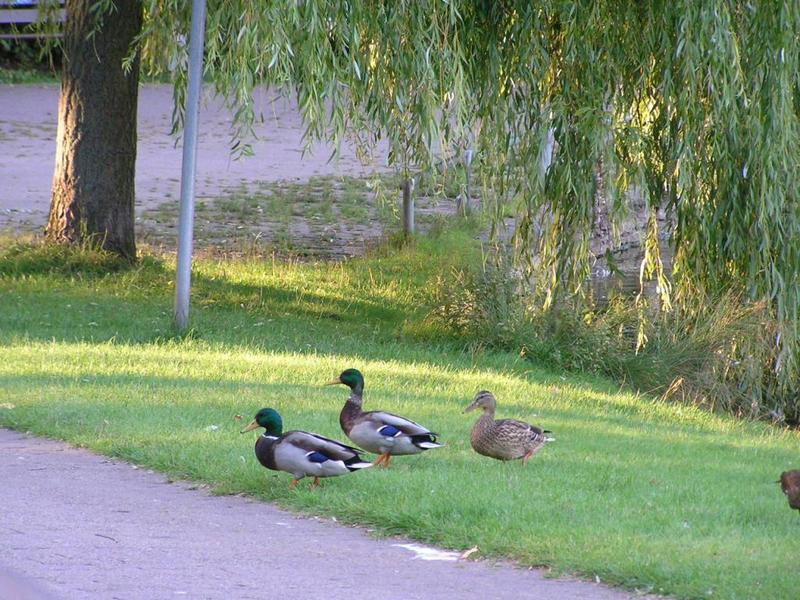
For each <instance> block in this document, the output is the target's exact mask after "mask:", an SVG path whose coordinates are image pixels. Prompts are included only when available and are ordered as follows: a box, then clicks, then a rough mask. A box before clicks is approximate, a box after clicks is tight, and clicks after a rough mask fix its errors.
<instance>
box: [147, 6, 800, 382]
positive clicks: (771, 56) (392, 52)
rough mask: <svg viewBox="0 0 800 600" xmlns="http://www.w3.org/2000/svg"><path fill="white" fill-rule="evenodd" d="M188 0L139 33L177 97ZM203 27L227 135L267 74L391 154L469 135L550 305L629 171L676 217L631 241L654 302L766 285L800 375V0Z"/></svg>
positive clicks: (759, 296) (782, 342) (420, 10)
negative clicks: (225, 103) (667, 262)
mask: <svg viewBox="0 0 800 600" xmlns="http://www.w3.org/2000/svg"><path fill="white" fill-rule="evenodd" d="M189 4H190V3H189V2H186V1H184V0H145V7H146V10H145V12H146V23H145V27H144V29H143V31H142V35H141V38H140V41H141V48H142V49H143V57H144V61H145V65H147V66H148V67H149V69H150V70H151V72H165V71H171V72H173V73H175V76H176V77H177V85H176V94H177V96H176V98H177V100H178V101H179V102H178V104H177V106H178V109H177V110H178V111H180V107H181V106H182V93H183V89H184V87H185V85H184V84H185V81H184V80H183V78H184V77H185V75H184V74H185V68H184V67H185V65H186V62H187V57H186V53H187V49H188V48H187V44H186V43H185V42H186V39H187V32H188V23H189V16H190V15H189ZM207 32H208V35H207V41H206V77H207V78H208V79H209V80H210V81H212V82H213V84H214V86H215V87H216V90H217V91H218V92H219V93H221V94H222V95H224V96H225V97H226V98H227V99H228V100H229V101H230V103H231V106H232V107H233V108H234V110H235V111H236V116H237V120H236V123H237V126H238V127H239V130H238V131H237V133H238V134H243V133H247V131H248V129H249V127H250V125H251V123H252V121H253V119H254V117H255V115H254V110H253V101H252V92H253V89H254V87H255V86H259V85H268V86H272V87H274V88H282V89H283V90H285V91H286V92H287V93H294V94H296V96H297V99H298V101H299V106H300V109H301V111H302V113H303V116H304V117H305V122H306V124H307V127H308V134H309V136H311V137H329V138H330V139H332V140H334V141H341V140H343V139H345V138H352V139H354V140H356V141H358V142H360V143H362V144H369V143H373V142H374V141H375V140H376V139H378V138H383V139H385V140H387V141H388V144H389V146H390V148H391V157H390V158H391V159H392V160H393V161H395V162H396V163H402V164H407V163H409V162H410V163H413V164H415V165H417V166H425V165H430V164H432V163H433V162H434V160H435V158H436V155H441V154H447V153H448V152H450V151H452V150H453V148H455V147H456V145H457V144H459V143H460V142H461V141H462V140H463V139H466V138H467V137H468V136H474V140H475V144H476V148H477V149H478V151H479V152H480V156H481V158H482V163H483V164H484V165H485V174H486V176H487V184H488V185H489V186H490V188H491V190H492V191H493V193H494V196H493V197H494V198H495V199H496V201H497V207H498V211H497V212H498V214H499V213H500V210H499V208H500V206H501V204H505V205H506V206H508V205H509V204H510V205H511V206H513V207H515V208H516V209H517V211H518V215H519V220H518V228H517V231H516V234H515V238H514V241H515V245H516V248H517V250H518V256H519V258H520V260H521V261H522V263H523V264H526V265H527V266H528V267H530V268H531V269H532V268H533V267H534V266H536V268H537V269H538V271H537V272H539V273H540V274H541V273H545V274H546V275H545V276H540V277H538V278H537V279H536V280H535V285H536V290H537V291H538V292H539V293H541V294H542V295H541V296H539V297H540V298H541V299H542V302H543V303H545V304H547V303H549V302H552V301H553V299H554V298H555V297H556V294H557V293H558V292H559V291H561V290H565V291H566V292H569V293H571V292H574V291H575V290H578V289H580V288H581V287H582V285H583V283H584V282H585V280H586V278H587V275H588V274H589V270H590V268H591V261H592V256H591V253H590V252H589V239H590V234H591V231H592V227H593V225H594V223H593V221H594V207H595V202H596V198H597V196H598V194H602V195H603V197H605V198H606V199H608V201H609V203H610V205H611V211H610V212H611V215H612V217H613V218H614V220H615V221H617V222H618V221H619V220H620V219H621V218H622V217H623V216H624V215H625V214H626V212H627V211H628V201H629V197H630V192H631V190H633V189H638V190H641V192H642V193H643V194H644V196H645V198H646V201H647V207H648V210H650V211H651V212H652V214H653V215H655V213H656V211H658V210H659V209H660V210H662V211H666V212H667V215H668V220H667V222H668V223H669V227H667V231H659V221H657V220H656V219H655V218H654V217H653V218H651V219H650V221H649V226H648V233H647V238H648V239H647V240H646V242H645V244H644V247H645V249H646V253H645V258H644V272H645V274H646V275H647V276H650V277H657V278H659V279H660V280H661V290H662V293H663V295H664V298H663V300H664V303H662V306H664V307H669V306H670V304H669V303H670V301H672V303H673V305H675V306H678V307H680V308H681V309H682V310H690V311H691V310H697V309H698V307H702V305H703V301H704V299H705V298H707V297H709V294H710V293H712V292H715V291H717V290H719V289H722V288H729V287H740V288H742V289H743V290H744V291H745V292H746V294H747V296H748V297H749V298H750V299H752V300H764V299H766V300H767V301H768V302H769V304H770V306H772V311H773V315H774V317H775V318H776V320H777V322H778V324H779V328H778V331H779V334H778V336H777V337H776V339H775V342H774V343H775V344H776V354H775V355H776V356H777V360H776V361H775V363H774V364H772V365H771V366H770V368H771V369H772V370H773V375H774V376H776V378H777V380H779V381H780V382H782V384H783V386H784V387H785V389H789V388H790V387H791V385H792V384H793V382H794V381H795V380H796V377H797V374H798V347H800V344H799V343H798V328H797V310H798V303H799V302H800V297H798V283H799V282H798V269H799V268H800V255H799V251H800V230H799V225H800V222H799V221H800V208H799V207H800V203H798V183H797V178H796V177H795V174H797V173H798V172H800V164H798V161H800V153H799V152H798V148H799V147H800V145H799V144H798V142H799V141H800V140H798V114H799V112H800V111H799V110H798V109H799V108H800V92H799V89H798V77H799V76H800V75H799V74H800V64H799V61H800V56H799V54H800V44H799V43H798V32H800V3H798V2H797V0H775V1H774V2H760V1H758V0H749V1H732V0H729V1H725V0H716V1H715V0H709V1H708V2H697V1H696V0H674V1H669V2H668V1H663V0H662V1H658V0H654V1H652V2H641V1H634V0H629V1H624V0H623V1H620V0H593V1H579V0H549V1H548V0H542V1H540V2H528V1H527V0H524V1H523V0H519V1H512V0H505V1H497V0H495V1H489V0H451V1H443V0H404V1H403V0H392V1H370V0H349V1H347V2H338V1H333V0H329V1H323V0H282V1H270V2H265V1H259V0H249V1H248V0H225V1H221V0H210V1H209V6H208V22H207ZM178 121H180V114H179V113H178ZM553 141H554V143H553ZM550 155H552V156H550ZM548 164H549V166H548ZM599 168H602V172H603V176H602V177H598V176H597V175H598V169H599ZM599 185H600V186H602V188H603V189H598V186H599ZM662 222H663V221H662ZM664 236H668V237H669V241H670V243H671V244H672V246H673V249H674V261H673V263H672V266H671V277H670V278H669V279H670V281H667V278H666V277H665V273H664V268H663V265H662V261H661V257H660V254H659V249H660V247H661V244H660V243H659V238H660V237H664ZM534 263H535V264H534ZM531 272H532V271H531ZM670 283H671V287H670Z"/></svg>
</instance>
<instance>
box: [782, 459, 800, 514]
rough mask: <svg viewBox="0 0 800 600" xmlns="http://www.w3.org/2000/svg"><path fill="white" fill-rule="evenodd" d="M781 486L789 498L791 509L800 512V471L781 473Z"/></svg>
mask: <svg viewBox="0 0 800 600" xmlns="http://www.w3.org/2000/svg"><path fill="white" fill-rule="evenodd" d="M780 484H781V489H782V490H783V493H784V494H786V496H787V497H788V498H789V508H795V509H797V510H800V470H797V469H795V470H794V471H784V472H783V473H781V478H780Z"/></svg>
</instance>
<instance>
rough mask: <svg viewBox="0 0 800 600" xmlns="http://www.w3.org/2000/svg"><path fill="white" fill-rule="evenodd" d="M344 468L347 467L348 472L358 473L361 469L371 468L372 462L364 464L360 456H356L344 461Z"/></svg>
mask: <svg viewBox="0 0 800 600" xmlns="http://www.w3.org/2000/svg"><path fill="white" fill-rule="evenodd" d="M344 466H345V467H347V470H348V471H358V470H359V469H366V468H367V467H371V466H372V463H371V462H364V461H363V460H361V457H360V456H354V457H353V458H348V459H347V460H346V461H344Z"/></svg>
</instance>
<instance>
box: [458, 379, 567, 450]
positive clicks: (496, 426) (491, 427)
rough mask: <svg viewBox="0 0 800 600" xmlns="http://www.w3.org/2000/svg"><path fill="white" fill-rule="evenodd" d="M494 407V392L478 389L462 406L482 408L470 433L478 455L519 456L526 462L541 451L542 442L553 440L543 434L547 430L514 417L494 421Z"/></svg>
mask: <svg viewBox="0 0 800 600" xmlns="http://www.w3.org/2000/svg"><path fill="white" fill-rule="evenodd" d="M496 407H497V400H495V397H494V394H492V393H491V392H488V391H486V390H482V391H480V392H478V393H477V394H476V395H475V398H474V399H473V400H472V403H471V404H470V405H469V406H467V408H465V409H464V412H465V413H468V412H470V411H473V410H475V409H477V408H480V409H482V410H483V414H482V415H481V417H480V419H478V420H477V421H476V422H475V425H474V426H473V427H472V433H471V434H470V442H471V444H472V448H473V450H475V452H477V453H478V454H482V455H483V456H488V457H490V458H496V459H497V460H514V459H517V458H521V459H522V464H523V465H527V464H528V460H529V459H530V457H531V456H533V455H534V454H536V453H537V452H538V451H539V450H541V449H542V448H543V447H544V445H545V443H546V442H550V441H553V438H551V437H547V435H546V434H548V433H551V432H550V431H548V430H546V429H541V428H540V427H536V426H535V425H531V424H529V423H525V422H523V421H517V420H516V419H497V420H495V418H494V413H495V409H496Z"/></svg>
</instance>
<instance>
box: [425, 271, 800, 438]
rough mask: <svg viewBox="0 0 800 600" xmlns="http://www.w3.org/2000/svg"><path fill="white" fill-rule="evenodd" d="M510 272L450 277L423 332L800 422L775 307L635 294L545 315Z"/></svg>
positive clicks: (435, 294) (569, 305)
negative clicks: (781, 360) (652, 299)
mask: <svg viewBox="0 0 800 600" xmlns="http://www.w3.org/2000/svg"><path fill="white" fill-rule="evenodd" d="M509 273H510V267H509V265H508V263H507V262H505V261H504V260H502V259H501V260H497V261H490V262H488V263H486V264H484V265H482V266H475V265H473V266H472V268H470V269H468V270H454V271H451V272H450V273H448V274H447V276H446V277H444V278H443V279H442V280H441V281H439V282H438V285H437V287H436V288H435V289H434V290H433V291H432V294H431V302H432V304H433V305H434V306H435V308H434V309H433V310H432V311H431V313H430V314H429V316H428V319H427V321H426V323H425V324H424V325H423V326H421V327H420V328H419V332H420V333H421V334H422V335H423V336H425V335H427V336H429V337H430V338H436V337H437V336H442V335H444V336H452V337H454V338H457V339H461V340H464V344H465V345H466V346H467V347H470V348H474V347H489V348H496V349H504V350H509V351H515V352H518V353H520V355H522V356H526V357H528V358H530V359H531V360H533V361H535V362H537V363H540V364H546V365H549V366H551V367H555V368H562V369H566V370H572V371H588V372H593V373H598V374H602V375H606V376H609V377H612V378H613V379H615V380H616V381H619V382H620V383H625V384H628V385H630V386H632V387H633V388H634V389H637V390H640V391H643V392H645V393H648V394H655V395H661V396H663V397H664V398H667V399H672V400H679V401H683V402H691V403H695V404H698V405H701V406H704V407H706V408H709V409H711V410H719V411H724V412H729V413H732V414H735V415H737V416H743V417H748V418H757V419H761V418H766V419H770V420H774V421H779V422H786V423H788V424H796V423H797V421H798V417H799V416H800V396H798V395H797V393H796V391H795V390H788V389H785V388H782V387H781V386H780V385H779V382H778V379H777V378H776V377H775V369H776V368H777V360H778V347H779V346H778V344H777V343H776V336H777V332H778V327H777V321H776V320H775V318H774V315H773V314H771V312H770V310H769V306H768V305H767V304H766V303H758V302H748V301H746V300H744V299H743V295H742V294H741V293H738V292H736V291H725V292H720V293H719V294H718V295H717V296H716V297H714V298H709V299H707V300H706V302H705V303H704V304H703V306H699V307H695V309H694V310H693V311H691V312H689V311H685V310H679V309H676V310H672V311H660V310H657V309H655V308H653V307H652V306H650V307H648V306H646V305H644V304H643V303H641V302H640V301H639V300H638V299H637V298H636V297H635V296H633V295H627V296H626V295H617V296H614V297H612V298H611V299H610V300H609V301H608V302H606V303H603V304H592V303H585V302H581V303H578V302H562V303H561V304H557V305H556V306H555V307H553V308H552V309H550V310H547V311H541V310H538V309H537V308H535V307H534V306H535V305H534V304H533V303H530V304H529V303H527V301H526V296H525V295H524V294H523V293H521V291H520V286H519V283H518V281H517V280H516V279H515V278H514V277H513V275H509ZM642 338H644V339H645V340H646V343H645V344H643V345H642V344H640V343H639V340H640V339H642Z"/></svg>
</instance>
